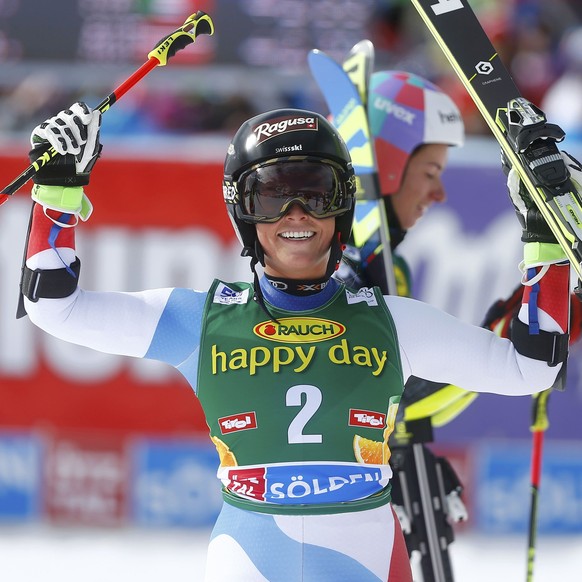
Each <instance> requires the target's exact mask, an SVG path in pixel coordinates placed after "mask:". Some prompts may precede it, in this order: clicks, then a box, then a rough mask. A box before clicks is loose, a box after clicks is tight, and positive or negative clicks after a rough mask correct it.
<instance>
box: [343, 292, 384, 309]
mask: <svg viewBox="0 0 582 582" xmlns="http://www.w3.org/2000/svg"><path fill="white" fill-rule="evenodd" d="M346 299H347V302H348V305H352V304H354V303H362V302H363V301H365V302H366V303H367V304H368V305H370V306H371V307H375V306H376V305H378V301H377V300H376V295H375V294H374V291H372V289H370V288H369V287H362V288H361V289H358V290H357V291H356V292H355V293H353V292H352V291H349V290H348V289H346Z"/></svg>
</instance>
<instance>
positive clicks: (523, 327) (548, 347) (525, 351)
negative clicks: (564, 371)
mask: <svg viewBox="0 0 582 582" xmlns="http://www.w3.org/2000/svg"><path fill="white" fill-rule="evenodd" d="M510 337H511V341H512V343H513V345H514V346H515V349H516V350H517V351H518V352H519V353H520V354H521V355H522V356H526V357H528V358H532V359H534V360H541V361H543V362H547V363H548V366H552V367H553V366H557V365H558V364H560V363H562V362H565V361H566V359H567V358H568V338H569V335H568V334H567V333H555V332H549V331H544V330H543V329H542V330H539V333H537V334H533V335H530V330H529V326H528V325H527V324H525V323H523V322H522V321H520V320H519V319H518V318H517V317H516V318H514V319H513V321H512V323H511V331H510Z"/></svg>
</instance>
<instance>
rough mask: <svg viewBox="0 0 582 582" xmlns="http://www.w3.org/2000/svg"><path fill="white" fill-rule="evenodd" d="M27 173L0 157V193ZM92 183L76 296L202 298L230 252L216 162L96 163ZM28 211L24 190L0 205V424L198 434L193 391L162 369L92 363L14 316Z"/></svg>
mask: <svg viewBox="0 0 582 582" xmlns="http://www.w3.org/2000/svg"><path fill="white" fill-rule="evenodd" d="M225 149H226V148H225ZM193 155H195V154H193ZM25 166H26V159H25V158H24V157H23V156H18V157H12V156H4V157H2V156H1V155H0V183H1V184H2V186H4V185H5V184H8V183H9V182H10V181H11V180H12V179H13V178H14V177H15V176H16V175H18V174H19V173H20V172H21V171H22V170H23V169H24V168H25ZM93 174H94V175H93V177H92V180H91V185H90V186H89V187H87V189H86V191H87V193H88V195H89V196H90V198H91V200H92V202H93V204H94V208H95V210H94V213H93V216H92V217H91V219H90V220H89V221H88V222H87V224H83V225H82V227H80V228H79V229H78V237H77V238H78V248H79V255H80V257H81V261H82V265H83V266H82V274H81V284H82V285H83V287H84V288H87V289H95V290H119V291H137V290H140V289H145V288H152V287H171V286H186V287H195V288H198V289H205V288H207V286H208V284H209V281H211V279H212V278H213V277H214V276H216V272H217V271H218V270H219V269H220V268H221V267H222V268H223V269H228V266H229V264H230V262H231V261H230V258H231V257H235V256H236V255H237V254H240V245H238V242H237V241H236V239H235V237H234V233H233V230H232V227H231V225H230V222H229V220H228V216H227V213H226V210H225V207H224V203H223V201H222V190H221V187H222V163H221V162H218V161H217V162H208V163H193V162H188V161H177V162H174V161H159V160H149V159H148V160H144V159H128V158H127V157H126V158H115V159H111V157H110V158H107V157H106V156H103V158H102V159H101V160H100V161H99V163H98V165H97V167H96V169H95V171H94V173H93ZM29 188H30V184H29V185H28V186H27V187H25V188H23V190H26V192H28V190H29ZM29 207H30V202H29V200H28V195H27V194H25V193H24V192H22V193H18V194H16V195H14V196H13V197H12V198H11V199H9V200H8V201H7V203H6V204H4V205H3V206H2V207H1V208H0V249H1V254H0V260H1V265H0V272H1V273H2V276H1V279H0V403H1V404H0V426H5V427H32V426H42V427H58V428H61V429H80V428H83V429H98V430H101V429H105V430H113V431H116V432H118V433H119V432H122V433H131V432H144V433H149V434H155V433H163V434H167V433H191V432H197V431H204V432H206V430H207V429H206V426H205V423H204V420H203V416H202V413H201V410H200V407H199V405H198V402H197V399H196V398H195V397H194V395H193V393H192V390H191V389H190V387H189V386H188V385H187V383H186V382H185V380H184V379H183V378H182V376H181V375H180V374H179V373H178V372H176V371H175V370H173V369H172V368H170V367H169V366H165V365H161V364H160V365H159V366H158V367H156V366H151V365H148V364H152V363H151V362H143V361H136V360H133V359H129V358H121V357H115V356H108V355H104V354H98V353H96V352H92V351H91V350H86V349H85V348H79V347H78V346H72V345H70V344H66V343H65V342H61V341H59V340H55V339H54V338H50V337H48V336H46V334H44V333H43V332H41V331H40V330H37V329H36V328H35V327H34V326H33V325H32V324H31V323H30V321H29V320H28V319H27V318H25V319H20V320H16V319H15V315H14V314H15V309H16V300H17V296H18V279H19V275H20V264H21V260H22V259H21V254H22V248H23V244H24V236H25V233H26V224H27V220H28V213H29ZM18 237H20V240H14V239H18ZM238 261H240V259H238ZM238 261H237V262H238ZM243 267H246V265H244V262H243ZM223 276H228V274H226V275H223Z"/></svg>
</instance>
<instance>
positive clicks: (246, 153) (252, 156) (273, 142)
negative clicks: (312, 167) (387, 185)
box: [223, 109, 356, 276]
mask: <svg viewBox="0 0 582 582" xmlns="http://www.w3.org/2000/svg"><path fill="white" fill-rule="evenodd" d="M300 160H313V161H319V162H323V163H326V162H327V163H331V164H333V165H334V167H335V168H336V170H337V171H338V173H339V176H340V181H341V184H342V187H343V188H344V196H345V200H346V210H345V213H343V214H341V215H338V216H336V218H335V225H336V236H335V237H334V243H332V252H331V257H330V263H332V262H333V265H332V266H331V268H330V273H329V275H330V276H331V273H333V271H334V270H335V268H336V267H337V265H338V264H339V261H340V260H341V252H342V248H343V245H344V244H346V243H347V242H348V239H349V236H350V232H351V228H352V221H353V217H354V209H355V200H354V196H355V192H356V181H355V176H354V170H353V168H352V162H351V158H350V154H349V152H348V149H347V147H346V145H345V143H344V141H343V139H342V138H341V137H340V135H339V133H338V131H337V130H336V129H335V128H334V127H333V126H332V125H331V123H329V121H328V120H327V119H326V118H325V117H324V116H323V115H320V114H318V113H314V112H312V111H306V110H302V109H275V110H273V111H268V112H266V113H262V114H260V115H257V116H255V117H253V118H251V119H249V120H247V121H245V122H244V123H243V124H242V125H241V127H240V128H239V130H238V131H237V132H236V134H235V136H234V138H233V139H232V142H231V143H230V145H229V147H228V151H227V154H226V159H225V162H224V183H223V195H224V201H225V203H226V208H227V210H228V215H229V217H230V219H231V221H232V224H233V227H234V229H235V232H236V233H237V236H238V238H239V240H240V241H241V243H242V245H243V251H242V255H243V256H246V257H251V258H253V259H254V260H255V261H260V262H261V263H262V264H264V262H263V253H262V249H261V248H260V245H259V243H258V239H257V231H256V227H255V224H254V223H251V222H247V221H245V220H243V219H241V218H240V217H239V215H238V212H237V207H238V206H239V205H240V195H239V190H238V185H239V180H240V179H241V177H243V176H244V175H245V173H247V172H249V171H251V170H253V169H256V168H257V167H260V166H261V165H263V164H272V163H274V162H276V163H285V162H289V161H300ZM336 239H337V240H336ZM334 247H337V248H334Z"/></svg>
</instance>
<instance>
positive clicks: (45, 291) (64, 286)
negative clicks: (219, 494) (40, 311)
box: [20, 258, 81, 303]
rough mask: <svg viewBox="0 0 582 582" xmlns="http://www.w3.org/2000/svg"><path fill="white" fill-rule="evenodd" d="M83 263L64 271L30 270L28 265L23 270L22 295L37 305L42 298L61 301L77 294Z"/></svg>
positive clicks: (64, 268)
mask: <svg viewBox="0 0 582 582" xmlns="http://www.w3.org/2000/svg"><path fill="white" fill-rule="evenodd" d="M80 272H81V261H80V260H79V259H78V258H77V259H75V262H74V263H72V264H71V265H70V266H68V267H63V268H62V269H34V270H32V269H30V268H29V267H27V266H26V265H25V266H24V267H23V268H22V279H21V281H20V291H21V293H22V294H23V295H24V296H25V297H27V298H28V299H30V301H32V302H33V303H36V302H37V301H38V300H39V299H40V298H45V299H61V298H63V297H68V296H69V295H72V294H73V293H74V292H75V289H76V288H77V282H78V281H79V273H80Z"/></svg>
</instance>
